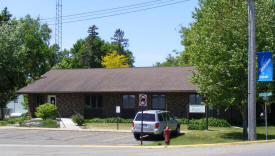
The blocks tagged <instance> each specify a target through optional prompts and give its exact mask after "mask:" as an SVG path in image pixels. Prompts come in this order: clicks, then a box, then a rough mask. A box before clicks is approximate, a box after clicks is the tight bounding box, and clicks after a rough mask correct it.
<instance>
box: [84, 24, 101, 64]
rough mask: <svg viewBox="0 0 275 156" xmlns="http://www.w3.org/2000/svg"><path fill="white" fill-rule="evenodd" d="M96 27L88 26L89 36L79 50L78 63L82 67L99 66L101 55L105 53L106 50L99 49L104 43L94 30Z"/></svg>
mask: <svg viewBox="0 0 275 156" xmlns="http://www.w3.org/2000/svg"><path fill="white" fill-rule="evenodd" d="M97 29H98V28H97V27H96V26H95V25H93V26H91V27H89V30H88V33H89V36H88V38H87V40H86V47H85V49H84V50H82V51H80V52H81V53H80V63H81V64H82V65H83V67H86V68H87V67H88V68H100V67H102V66H101V57H102V56H104V55H106V51H104V50H103V49H101V47H102V46H103V45H104V41H103V40H101V39H100V38H99V36H98V33H97V32H96V30H97Z"/></svg>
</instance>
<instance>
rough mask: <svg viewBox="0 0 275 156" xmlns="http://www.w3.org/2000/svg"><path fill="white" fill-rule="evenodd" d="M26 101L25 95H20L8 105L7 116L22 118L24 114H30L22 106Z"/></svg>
mask: <svg viewBox="0 0 275 156" xmlns="http://www.w3.org/2000/svg"><path fill="white" fill-rule="evenodd" d="M23 101H24V98H23V95H18V96H17V97H16V98H15V99H13V100H11V101H10V102H8V103H7V105H6V107H7V112H6V113H7V114H6V115H9V116H20V115H21V114H22V113H26V112H28V110H26V109H24V108H23V106H22V104H21V103H22V102H23Z"/></svg>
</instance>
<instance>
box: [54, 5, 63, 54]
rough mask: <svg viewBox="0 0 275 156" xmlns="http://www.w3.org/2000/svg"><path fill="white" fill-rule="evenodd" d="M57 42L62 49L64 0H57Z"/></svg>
mask: <svg viewBox="0 0 275 156" xmlns="http://www.w3.org/2000/svg"><path fill="white" fill-rule="evenodd" d="M55 44H57V45H58V46H59V48H60V49H59V51H61V50H62V0H56V16H55Z"/></svg>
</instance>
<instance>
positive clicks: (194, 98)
mask: <svg viewBox="0 0 275 156" xmlns="http://www.w3.org/2000/svg"><path fill="white" fill-rule="evenodd" d="M201 102H202V96H201V95H200V94H190V95H189V104H190V105H201Z"/></svg>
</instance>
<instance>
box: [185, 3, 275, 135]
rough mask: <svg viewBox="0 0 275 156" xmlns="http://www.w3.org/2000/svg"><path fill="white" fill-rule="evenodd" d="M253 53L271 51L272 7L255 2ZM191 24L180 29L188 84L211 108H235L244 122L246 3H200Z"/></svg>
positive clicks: (274, 18) (274, 9)
mask: <svg viewBox="0 0 275 156" xmlns="http://www.w3.org/2000/svg"><path fill="white" fill-rule="evenodd" d="M255 7H256V8H255V9H256V11H255V13H256V15H255V16H256V44H257V45H256V49H257V51H267V50H268V51H270V50H273V51H274V49H275V45H274V43H275V32H274V30H275V23H274V21H275V16H274V13H275V4H274V2H273V1H272V0H265V1H256V5H255ZM193 18H194V19H195V21H194V23H192V24H191V25H190V28H182V31H181V33H182V38H183V41H182V44H183V45H184V46H185V51H184V52H183V58H184V62H185V63H186V64H191V65H193V66H194V67H195V69H196V71H195V72H194V73H193V76H192V82H193V83H194V84H195V85H196V86H197V87H198V88H199V89H200V90H199V92H200V93H201V94H202V95H203V96H204V97H206V98H205V104H207V105H210V106H212V107H216V108H221V107H230V106H237V107H239V109H240V110H241V112H242V117H243V123H244V131H243V132H244V135H247V134H246V132H247V130H246V122H247V108H246V107H247V66H248V61H247V60H248V56H247V53H248V40H247V38H248V22H247V19H248V16H247V2H246V1H238V0H231V1H228V0H219V1H216V0H200V2H199V8H197V9H196V11H195V12H194V13H193Z"/></svg>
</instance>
